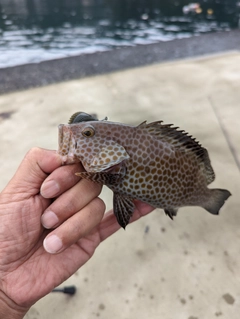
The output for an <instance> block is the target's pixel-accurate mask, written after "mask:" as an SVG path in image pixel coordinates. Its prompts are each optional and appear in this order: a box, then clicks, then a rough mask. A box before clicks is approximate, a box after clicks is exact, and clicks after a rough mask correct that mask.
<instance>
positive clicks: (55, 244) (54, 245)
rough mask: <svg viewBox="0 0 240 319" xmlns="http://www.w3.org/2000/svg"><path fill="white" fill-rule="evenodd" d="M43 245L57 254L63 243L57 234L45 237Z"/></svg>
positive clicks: (49, 251) (51, 252) (50, 251)
mask: <svg viewBox="0 0 240 319" xmlns="http://www.w3.org/2000/svg"><path fill="white" fill-rule="evenodd" d="M43 246H44V249H45V250H46V251H47V252H48V253H50V254H55V253H57V252H59V250H61V248H62V246H63V244H62V240H61V239H60V238H59V237H58V236H57V235H51V236H49V237H47V238H45V239H44V241H43Z"/></svg>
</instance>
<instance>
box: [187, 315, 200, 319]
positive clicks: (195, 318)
mask: <svg viewBox="0 0 240 319" xmlns="http://www.w3.org/2000/svg"><path fill="white" fill-rule="evenodd" d="M188 319H198V317H194V316H190V317H188Z"/></svg>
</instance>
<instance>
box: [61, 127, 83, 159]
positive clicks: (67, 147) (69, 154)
mask: <svg viewBox="0 0 240 319" xmlns="http://www.w3.org/2000/svg"><path fill="white" fill-rule="evenodd" d="M57 153H58V154H59V155H60V157H61V160H62V165H65V164H74V163H78V162H80V160H79V158H77V156H76V155H75V138H74V136H73V134H72V131H71V130H70V128H69V127H68V125H65V124H60V125H59V126H58V151H57Z"/></svg>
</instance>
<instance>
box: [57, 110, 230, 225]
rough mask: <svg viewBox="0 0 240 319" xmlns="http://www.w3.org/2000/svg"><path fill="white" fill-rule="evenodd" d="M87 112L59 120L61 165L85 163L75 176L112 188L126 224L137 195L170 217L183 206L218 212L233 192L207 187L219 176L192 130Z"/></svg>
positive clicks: (116, 209) (120, 219) (115, 206)
mask: <svg viewBox="0 0 240 319" xmlns="http://www.w3.org/2000/svg"><path fill="white" fill-rule="evenodd" d="M83 114H86V113H81V112H79V113H75V114H74V115H73V116H72V117H71V119H70V122H69V124H60V125H59V149H58V153H59V154H60V155H61V157H62V161H63V164H71V163H76V162H81V163H82V164H83V166H84V168H85V170H86V171H85V172H81V173H77V175H79V176H81V177H82V178H85V179H89V180H91V181H93V182H97V183H101V184H104V185H106V186H108V187H109V188H110V189H111V190H112V191H113V193H114V196H113V209H114V214H115V216H116V218H117V220H118V222H119V224H120V225H121V226H122V227H124V228H125V227H126V225H127V224H128V223H129V220H130V218H131V216H132V214H133V212H134V204H133V201H134V200H136V199H137V200H141V201H143V202H145V203H148V204H150V205H152V206H153V207H158V208H162V209H164V210H165V213H166V214H167V215H169V216H170V217H171V218H172V217H173V216H175V215H176V213H177V210H178V208H180V207H184V206H201V207H203V208H205V209H206V210H207V211H209V212H210V213H212V214H215V215H216V214H218V213H219V209H220V208H221V207H222V205H223V204H224V202H225V200H226V199H227V198H228V197H229V196H230V195H231V194H230V192H229V191H228V190H224V189H209V188H208V185H209V184H210V183H211V182H212V181H213V180H214V178H215V174H214V171H213V169H212V166H211V162H210V159H209V156H208V152H207V150H206V149H205V148H203V147H202V146H201V145H200V144H199V143H198V142H197V141H196V140H195V139H194V138H192V137H191V136H190V135H188V133H186V132H184V131H182V130H179V129H178V128H177V127H172V125H169V124H163V122H162V121H156V122H153V123H149V124H147V123H146V122H143V123H141V124H139V125H138V126H131V125H127V124H122V123H117V122H110V121H107V120H106V119H105V120H103V121H99V120H97V119H96V118H95V117H94V118H93V117H92V118H91V115H88V114H86V115H83ZM84 116H86V117H85V118H86V120H84Z"/></svg>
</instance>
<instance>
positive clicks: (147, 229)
mask: <svg viewBox="0 0 240 319" xmlns="http://www.w3.org/2000/svg"><path fill="white" fill-rule="evenodd" d="M149 229H150V227H149V226H148V225H147V226H146V227H145V231H144V232H145V234H147V233H149Z"/></svg>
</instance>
